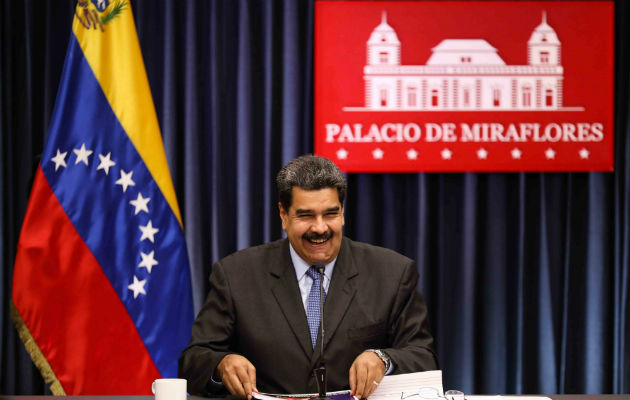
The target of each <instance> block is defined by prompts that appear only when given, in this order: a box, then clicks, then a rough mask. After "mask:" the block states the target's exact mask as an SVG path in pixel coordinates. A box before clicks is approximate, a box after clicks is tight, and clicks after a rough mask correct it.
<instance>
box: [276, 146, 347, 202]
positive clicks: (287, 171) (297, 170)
mask: <svg viewBox="0 0 630 400" xmlns="http://www.w3.org/2000/svg"><path fill="white" fill-rule="evenodd" d="M276 184H277V186H278V199H279V200H280V204H282V208H284V210H285V211H286V212H289V208H290V207H291V204H292V202H293V187H294V186H297V187H299V188H300V189H303V190H320V189H327V188H332V189H337V195H338V196H339V203H341V205H343V201H344V199H345V198H346V191H347V189H348V184H347V183H346V180H345V178H344V177H343V174H342V173H341V171H340V170H339V168H337V166H336V165H335V164H334V163H333V162H332V161H330V160H328V159H326V158H323V157H319V156H314V155H310V154H307V155H303V156H300V157H298V158H296V159H294V160H292V161H290V162H289V163H288V164H287V165H285V166H284V167H283V168H282V169H281V170H280V172H278V176H276Z"/></svg>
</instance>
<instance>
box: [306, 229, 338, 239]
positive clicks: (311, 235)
mask: <svg viewBox="0 0 630 400" xmlns="http://www.w3.org/2000/svg"><path fill="white" fill-rule="evenodd" d="M332 237H333V231H326V232H324V233H315V232H311V233H308V232H307V233H305V234H303V235H302V239H305V240H308V241H313V240H321V239H324V240H328V239H330V238H332Z"/></svg>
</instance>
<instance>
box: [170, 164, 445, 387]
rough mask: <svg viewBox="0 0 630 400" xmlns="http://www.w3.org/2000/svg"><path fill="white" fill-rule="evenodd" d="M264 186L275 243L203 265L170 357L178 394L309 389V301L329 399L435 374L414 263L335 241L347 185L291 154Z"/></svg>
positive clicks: (312, 359)
mask: <svg viewBox="0 0 630 400" xmlns="http://www.w3.org/2000/svg"><path fill="white" fill-rule="evenodd" d="M276 182H277V186H278V197H279V204H278V208H279V211H280V218H281V220H282V229H284V230H285V231H286V234H287V239H281V240H278V241H275V242H271V243H267V244H264V245H261V246H256V247H252V248H249V249H245V250H242V251H239V252H236V253H234V254H232V255H230V256H228V257H226V258H224V259H222V260H220V261H218V262H217V263H216V264H215V265H214V266H213V269H212V274H211V276H210V292H209V294H208V298H207V300H206V303H205V305H204V306H203V308H202V309H201V311H200V312H199V315H198V316H197V319H196V320H195V323H194V325H193V329H192V338H191V341H190V344H189V346H188V347H187V348H186V349H185V350H184V351H183V352H182V355H181V357H180V360H179V374H180V376H181V377H183V378H186V379H188V381H189V386H188V388H189V391H190V392H191V393H192V394H201V395H216V394H219V393H221V392H225V391H226V390H227V391H228V392H230V393H231V394H233V395H236V396H239V397H250V396H251V393H252V391H253V390H258V391H261V392H272V393H315V392H317V391H318V388H317V383H316V381H315V377H314V373H313V371H314V369H315V368H317V367H318V366H319V365H320V349H321V340H322V338H321V326H320V323H321V317H320V316H319V314H320V311H319V304H320V300H323V302H324V318H323V321H324V331H325V337H324V352H325V353H324V354H325V361H326V368H327V373H328V389H329V390H342V389H348V388H349V389H350V390H351V392H352V394H353V395H355V396H357V397H360V398H361V397H362V398H367V397H368V396H369V395H370V394H372V392H373V391H374V390H375V389H376V387H377V386H378V384H379V382H380V381H381V379H382V378H383V376H384V375H385V374H399V373H410V372H417V371H424V370H430V369H435V368H437V360H436V358H435V355H434V353H433V350H432V344H433V338H432V337H431V334H430V333H429V329H428V324H427V320H426V314H427V310H426V305H425V303H424V301H423V299H422V296H421V295H420V293H418V291H417V290H416V285H417V283H418V272H417V270H416V265H415V263H414V261H413V260H411V259H409V258H407V257H404V256H402V255H400V254H398V253H396V252H393V251H391V250H387V249H384V248H381V247H376V246H372V245H368V244H365V243H359V242H355V241H352V240H351V239H349V238H347V237H344V236H343V231H342V229H343V225H344V223H345V220H344V213H343V212H344V208H343V202H344V198H345V195H346V188H347V187H346V181H345V179H344V177H343V175H342V173H341V171H339V169H338V168H337V166H335V164H333V163H332V162H331V161H329V160H327V159H325V158H322V157H317V156H311V155H307V156H302V157H299V158H297V159H295V160H293V161H291V162H289V163H288V164H287V165H286V166H285V167H284V168H282V170H280V172H279V173H278V176H277V179H276ZM318 270H319V271H318ZM322 276H323V282H321V280H322ZM320 282H321V283H320ZM320 284H321V285H323V290H322V291H323V295H324V297H323V299H320V290H319V289H320Z"/></svg>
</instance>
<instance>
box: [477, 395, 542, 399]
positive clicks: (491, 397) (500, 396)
mask: <svg viewBox="0 0 630 400" xmlns="http://www.w3.org/2000/svg"><path fill="white" fill-rule="evenodd" d="M466 400H551V399H550V398H549V397H545V396H502V395H496V396H475V395H466Z"/></svg>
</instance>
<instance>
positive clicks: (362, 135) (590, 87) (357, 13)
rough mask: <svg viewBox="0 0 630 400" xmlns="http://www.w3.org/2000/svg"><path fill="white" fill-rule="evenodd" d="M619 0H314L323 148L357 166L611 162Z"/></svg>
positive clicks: (552, 167)
mask: <svg viewBox="0 0 630 400" xmlns="http://www.w3.org/2000/svg"><path fill="white" fill-rule="evenodd" d="M613 34H614V7H613V3H612V1H591V2H588V1H575V2H570V1H566V2H565V1H562V2H559V1H535V2H522V1H499V2H497V1H492V2H463V1H461V2H445V1H441V2H425V1H422V2H408V1H404V2H389V1H383V2H358V1H348V2H342V1H318V2H316V5H315V127H314V130H315V153H316V154H318V155H321V156H324V157H327V158H329V159H331V160H333V161H334V162H335V163H336V164H337V165H338V166H339V167H340V168H341V169H343V170H345V171H348V172H405V171H407V172H412V171H591V170H592V171H611V170H612V169H613V142H614V135H613V95H614V92H613V78H614V77H613V65H614V64H613V62H614V57H613V50H614V38H613Z"/></svg>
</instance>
